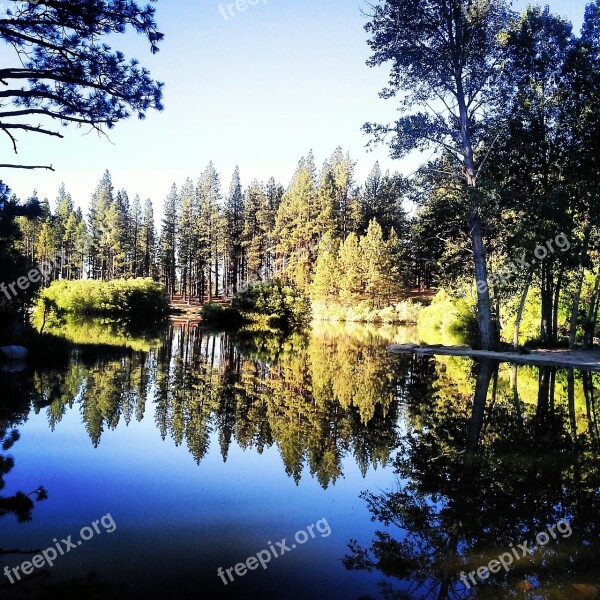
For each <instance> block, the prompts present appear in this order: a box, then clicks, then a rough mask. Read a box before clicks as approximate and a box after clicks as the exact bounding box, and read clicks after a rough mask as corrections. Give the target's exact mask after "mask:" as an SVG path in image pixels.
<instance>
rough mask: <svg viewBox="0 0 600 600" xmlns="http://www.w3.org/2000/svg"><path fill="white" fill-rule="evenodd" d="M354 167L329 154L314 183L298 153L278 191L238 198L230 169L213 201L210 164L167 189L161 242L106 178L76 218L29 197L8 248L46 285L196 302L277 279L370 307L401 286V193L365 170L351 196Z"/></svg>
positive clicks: (150, 217) (395, 182)
mask: <svg viewBox="0 0 600 600" xmlns="http://www.w3.org/2000/svg"><path fill="white" fill-rule="evenodd" d="M355 166H356V163H355V162H354V161H352V159H351V158H350V156H349V155H348V154H345V153H343V152H342V150H341V149H339V148H338V149H337V150H336V151H335V152H334V153H333V154H332V156H331V157H330V158H329V159H328V160H327V161H325V163H324V164H323V166H322V168H321V169H320V171H319V172H318V171H317V169H316V166H315V160H314V157H313V155H312V153H309V154H308V155H307V156H306V157H304V158H302V159H301V160H300V162H299V164H298V167H297V169H296V172H295V174H294V176H293V178H292V181H291V182H290V184H289V186H288V188H287V189H286V188H284V187H283V186H282V185H281V184H279V183H277V182H276V181H275V179H274V178H273V177H271V178H270V179H269V180H268V181H267V183H266V184H264V183H261V182H258V181H256V180H254V181H252V182H251V183H250V184H249V185H247V186H245V187H244V186H243V185H242V181H241V175H240V170H239V168H236V169H235V171H234V173H233V176H232V178H231V182H230V184H229V187H228V190H227V191H226V192H225V193H223V191H222V186H221V177H220V175H219V173H218V172H217V170H216V169H215V167H214V165H213V164H212V163H210V164H209V165H208V166H207V167H206V168H205V170H204V171H203V172H202V174H201V176H200V177H199V179H198V180H197V182H196V183H194V182H193V181H192V180H191V179H189V178H188V179H187V180H186V181H185V182H184V183H183V185H181V186H179V187H178V186H177V185H176V184H173V186H172V188H171V190H170V191H169V193H168V195H167V197H166V199H165V201H164V210H163V217H162V219H161V222H160V224H159V225H160V231H157V227H156V222H155V216H154V208H153V204H152V201H151V200H150V199H147V200H145V201H144V202H142V200H141V199H140V197H139V195H136V196H134V198H133V200H131V199H130V196H129V194H128V193H127V191H125V190H123V189H120V190H116V189H115V186H114V185H113V182H112V178H111V175H110V173H109V172H108V171H107V172H105V173H104V175H103V176H102V179H101V181H100V182H99V184H98V186H97V188H96V190H95V192H94V193H93V195H92V198H91V201H90V203H89V209H88V211H87V214H85V215H84V213H83V211H82V210H81V209H80V208H75V204H74V201H73V198H72V197H71V195H70V194H69V193H68V192H67V190H66V187H65V186H64V185H62V186H61V187H60V189H59V191H58V195H57V198H56V200H55V202H54V205H53V206H50V202H49V201H48V200H43V201H40V200H39V199H38V198H37V196H36V194H35V193H34V194H33V195H32V197H30V198H29V199H28V201H27V205H36V204H38V205H39V207H40V210H39V214H38V216H37V217H36V218H30V217H26V216H22V217H18V218H17V219H16V221H17V224H18V226H19V229H20V236H18V237H19V239H18V241H17V242H16V244H15V245H16V248H17V249H18V250H19V251H20V252H21V253H22V254H23V255H24V256H25V257H26V258H27V261H28V263H29V264H31V265H32V264H34V263H36V262H37V263H41V262H46V263H50V264H51V265H52V269H51V270H47V271H46V276H45V279H46V281H45V283H46V284H48V283H50V282H52V281H54V280H57V279H66V280H77V279H95V280H101V281H112V280H115V279H121V278H135V277H151V278H154V279H156V280H159V281H161V282H163V283H164V284H165V285H166V286H167V289H168V291H169V293H170V294H171V295H172V296H175V295H176V296H181V297H182V298H183V299H184V300H190V301H199V302H205V301H211V300H213V299H215V298H229V297H232V296H233V295H235V294H236V293H237V292H238V291H239V290H240V289H242V288H244V287H246V286H248V285H252V284H255V283H257V282H260V281H268V280H272V279H274V278H282V279H286V280H288V281H290V282H291V283H293V284H294V285H295V286H297V287H298V288H299V289H300V290H301V291H303V292H305V293H306V294H307V295H308V294H312V295H313V296H314V297H317V298H330V299H333V298H338V299H340V300H342V301H344V302H352V301H353V300H357V299H359V298H362V297H368V298H370V299H371V300H372V301H373V302H377V303H380V302H383V299H384V297H385V298H387V299H389V298H390V297H392V296H394V297H396V296H397V295H398V294H400V293H401V291H402V290H401V287H402V285H401V284H404V285H406V284H407V283H408V274H409V272H410V256H409V253H408V236H409V232H410V220H409V217H408V215H407V213H406V211H405V209H404V208H403V199H404V192H405V190H406V181H405V180H404V179H403V178H402V177H401V176H399V175H398V174H395V173H394V174H392V173H389V172H387V173H383V172H382V171H381V168H380V167H379V164H378V163H376V164H375V166H374V167H373V169H372V171H371V173H370V174H369V176H368V178H367V180H366V182H365V183H364V185H358V184H357V183H356V181H355V178H354V172H355ZM10 202H12V204H14V205H19V200H18V199H17V198H16V197H14V196H13V198H12V199H11V201H10Z"/></svg>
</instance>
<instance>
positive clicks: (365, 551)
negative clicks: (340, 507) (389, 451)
mask: <svg viewBox="0 0 600 600" xmlns="http://www.w3.org/2000/svg"><path fill="white" fill-rule="evenodd" d="M465 364H467V363H465ZM447 366H448V365H441V366H440V369H439V371H440V375H439V377H438V379H437V381H436V384H435V388H436V391H435V394H434V395H433V398H430V399H428V400H427V401H425V402H424V401H423V399H422V398H420V397H414V398H412V399H409V402H410V405H409V411H410V421H411V422H412V423H415V424H417V425H416V426H415V427H409V432H408V434H407V435H406V436H404V437H403V439H402V444H401V451H400V452H399V454H398V457H397V459H396V461H395V468H396V472H397V474H398V479H399V483H398V488H397V489H396V490H394V491H392V492H388V493H383V494H375V493H365V494H364V495H363V496H364V498H365V499H366V501H367V503H368V506H369V509H370V511H371V512H372V515H373V519H374V520H375V521H378V522H380V523H381V524H382V525H384V526H385V529H382V530H381V531H379V532H378V533H377V537H376V539H375V541H374V542H373V543H372V544H371V545H370V546H369V547H367V548H365V547H362V546H360V545H359V544H358V543H357V542H354V541H353V542H351V545H350V548H351V554H350V555H349V556H347V557H346V559H345V564H346V566H347V567H348V568H351V569H368V570H372V569H376V570H379V571H380V572H381V573H382V574H384V575H386V576H387V577H388V578H394V579H395V580H396V581H397V583H396V584H392V583H391V580H390V579H387V580H386V581H385V582H384V583H383V586H382V589H383V596H384V597H385V598H396V599H398V598H415V599H419V598H422V599H425V598H427V599H433V598H436V599H440V600H441V599H445V598H463V597H477V598H494V599H497V598H508V597H512V595H514V594H516V593H517V592H518V590H527V589H532V588H534V587H537V589H536V597H537V598H548V599H550V598H566V599H571V598H583V597H590V598H592V597H595V596H596V594H597V593H598V591H599V590H598V588H597V587H594V586H591V585H589V584H590V583H591V582H593V581H594V578H596V581H595V583H596V582H597V578H598V566H597V564H595V562H594V560H595V556H596V555H597V551H598V547H597V540H598V534H599V533H600V531H599V530H600V522H599V520H598V516H597V514H598V508H600V494H599V492H598V490H599V486H600V473H599V469H598V462H597V456H596V455H595V454H594V452H593V451H592V450H593V449H595V448H596V449H597V435H596V429H595V424H592V423H586V424H585V426H581V425H583V424H582V423H581V421H582V420H585V419H586V418H587V414H593V408H592V404H593V403H592V401H591V396H592V395H593V389H594V385H593V383H594V382H593V380H592V376H590V375H587V374H586V375H584V376H583V385H582V386H581V387H582V388H583V389H584V390H587V391H585V394H580V395H579V396H578V397H577V394H576V393H575V390H576V377H575V374H574V373H573V372H572V371H571V372H567V373H566V374H564V373H562V372H560V373H557V371H556V369H548V368H542V369H540V370H539V371H540V372H539V377H538V379H537V393H536V394H535V395H534V396H533V397H532V396H531V395H530V396H528V397H526V398H524V400H525V403H522V402H521V400H522V398H521V397H520V395H519V385H518V382H517V377H516V374H514V373H513V377H512V382H510V381H507V377H505V375H506V373H504V372H503V373H501V374H500V376H498V374H497V373H495V372H494V369H493V368H492V367H491V365H490V364H489V363H487V362H485V361H484V362H482V363H481V364H480V365H479V366H478V368H477V372H476V383H475V389H474V395H473V396H472V397H474V401H473V402H469V401H468V397H467V396H466V395H465V394H461V393H460V392H459V391H458V390H459V389H460V387H461V386H460V385H457V384H456V383H452V382H450V381H447V380H446V379H447V375H448V373H449V372H450V371H451V369H447V368H446V367H447ZM503 371H504V369H503ZM523 375H524V377H525V381H523V382H522V384H523V385H522V386H521V387H522V389H528V390H529V391H531V390H532V385H531V384H532V381H533V378H532V377H531V370H524V372H523ZM492 377H493V379H492ZM565 379H566V381H565ZM456 380H460V377H457V379H456ZM456 380H455V381H456ZM492 382H493V385H490V384H491V383H492ZM511 383H512V385H511ZM596 384H597V382H596ZM596 387H597V385H596ZM490 388H491V389H490ZM447 392H450V393H447ZM488 395H489V401H488V400H487V398H488ZM584 396H585V398H584ZM578 400H579V401H578ZM532 401H535V404H533V403H532ZM469 405H470V407H471V408H470V409H467V407H468V406H469ZM588 407H589V410H588ZM584 408H585V410H584ZM591 432H593V435H592V434H591ZM565 517H566V518H568V520H569V522H570V523H571V526H572V530H573V535H572V536H571V537H569V538H568V539H562V538H559V540H558V541H557V542H554V543H552V544H549V545H548V546H547V547H546V548H544V549H543V550H540V551H538V552H537V553H535V554H533V555H532V556H531V557H528V558H525V559H522V560H521V561H519V562H515V564H514V565H513V567H512V569H511V570H510V571H509V572H508V573H506V572H505V571H504V570H502V572H501V573H498V574H494V575H491V576H490V578H489V579H487V580H485V581H482V580H478V584H477V586H471V589H467V588H466V587H465V585H463V584H462V583H461V582H460V579H459V576H460V573H461V572H462V571H465V572H470V571H473V570H476V569H477V568H478V567H480V566H482V565H486V564H488V563H489V561H490V560H492V559H494V558H496V557H498V556H499V555H500V554H501V553H503V552H506V551H507V550H509V545H510V544H511V543H513V544H515V545H516V544H517V543H520V542H522V541H524V540H533V538H534V537H535V535H536V534H537V533H538V532H540V531H543V530H545V529H546V528H547V527H548V525H552V524H555V523H557V522H558V521H559V520H560V519H562V518H565ZM390 526H394V528H397V529H399V530H400V535H399V536H398V537H396V536H395V534H394V531H393V529H390ZM580 594H584V595H580ZM585 594H588V595H587V596H585ZM590 594H591V595H590Z"/></svg>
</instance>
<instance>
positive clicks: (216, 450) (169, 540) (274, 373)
mask: <svg viewBox="0 0 600 600" xmlns="http://www.w3.org/2000/svg"><path fill="white" fill-rule="evenodd" d="M64 335H66V336H67V337H69V338H70V339H71V340H72V341H75V342H77V343H78V344H79V346H78V350H77V351H76V352H74V353H73V356H72V357H71V359H70V361H69V363H68V364H65V365H63V366H60V367H53V368H49V369H46V370H43V369H42V370H40V369H37V370H32V369H29V370H25V371H22V372H19V373H0V394H1V396H0V398H1V400H0V437H1V439H2V441H3V442H4V446H3V449H1V453H0V457H1V458H0V476H1V478H0V523H1V524H2V530H1V531H2V535H1V537H0V548H1V549H2V550H1V552H2V554H1V555H0V560H1V564H0V568H1V569H2V570H4V568H5V566H8V567H9V568H11V569H12V568H14V567H15V566H18V565H21V563H22V562H23V561H27V560H31V558H32V556H34V554H32V553H31V551H35V550H44V549H46V548H48V547H51V546H53V544H54V542H53V540H54V539H55V538H56V539H57V540H62V539H65V538H67V537H68V536H69V535H71V536H72V540H73V541H77V540H79V539H80V530H81V529H82V527H85V526H91V525H92V523H93V522H94V521H97V520H101V519H102V517H103V516H105V515H108V514H110V519H108V518H105V520H104V521H103V522H102V521H101V523H100V524H97V526H96V527H97V529H98V530H99V531H100V533H97V532H95V533H94V534H93V537H91V539H89V540H87V541H84V542H82V544H81V545H76V547H75V548H72V549H71V550H70V552H68V553H67V554H65V555H64V556H59V557H58V558H57V559H56V561H55V564H54V566H53V567H52V568H48V567H47V566H44V567H42V568H40V569H35V570H34V572H33V574H32V575H29V576H27V579H26V580H25V576H23V577H22V579H21V580H20V581H18V580H16V581H15V584H12V585H11V583H10V581H9V579H8V577H6V576H5V575H2V574H1V573H0V577H1V578H2V579H1V580H0V590H1V592H2V594H3V597H6V598H9V599H12V598H15V599H21V598H55V597H56V598H59V597H60V598H146V599H148V598H150V599H152V598H172V599H173V600H175V599H177V600H179V599H181V600H187V599H192V598H193V599H196V598H217V599H218V598H233V599H238V598H239V599H245V598H261V599H262V598H264V599H273V600H275V599H277V600H286V599H290V600H293V599H305V598H310V599H315V600H316V599H321V598H331V599H338V598H339V599H349V600H350V599H353V600H358V599H359V598H363V599H366V598H381V599H390V600H392V599H410V598H415V599H439V600H443V599H445V598H497V599H504V598H532V599H536V600H537V599H540V600H541V599H566V600H571V599H574V600H575V599H585V598H590V599H592V598H597V597H599V590H600V585H599V582H600V577H599V575H600V573H599V572H600V568H599V566H598V539H599V533H600V511H599V508H600V471H599V466H600V462H599V460H598V459H599V443H598V441H599V431H598V421H597V417H598V414H597V407H598V399H597V396H598V395H599V393H600V375H598V374H593V375H592V374H589V373H582V372H578V371H573V370H566V369H553V368H547V367H544V368H532V367H521V368H519V369H516V368H514V369H513V368H512V367H511V366H510V365H500V366H498V365H496V364H492V363H490V362H485V361H484V362H479V363H476V362H474V361H472V360H467V359H459V358H455V357H440V358H439V359H438V360H435V359H432V358H427V357H411V356H392V355H390V354H389V353H388V351H387V350H386V346H387V344H389V343H390V342H396V341H400V342H404V341H410V340H414V339H416V340H418V339H420V338H421V337H423V335H422V333H421V332H414V331H410V330H403V329H396V328H392V327H387V328H379V329H375V328H367V327H329V326H328V327H325V326H318V327H314V328H313V329H312V330H311V331H310V332H308V333H306V334H294V335H291V336H287V337H285V336H282V335H280V334H275V333H273V334H264V333H262V334H260V335H259V334H255V335H254V334H251V333H245V334H236V335H230V334H213V333H206V332H203V331H202V330H200V329H199V328H197V327H196V326H194V325H193V324H185V323H174V324H171V325H169V326H167V327H165V328H164V329H158V330H155V331H153V332H143V333H140V332H136V333H134V334H131V333H127V332H123V331H119V330H117V329H115V328H114V327H113V328H111V327H109V326H107V325H103V324H98V323H92V324H86V325H85V326H82V325H72V326H69V327H66V328H65V330H64ZM99 344H102V345H99ZM40 486H43V488H44V490H45V491H46V492H47V499H44V495H45V494H42V497H41V498H40V499H39V501H37V500H38V497H37V494H32V495H31V496H28V497H25V496H23V494H25V495H26V494H29V493H30V492H33V491H34V490H37V489H38V488H39V487H40ZM112 524H114V526H113V525H112ZM557 524H558V525H557ZM104 525H106V527H105V526H104ZM310 525H314V527H313V528H312V533H313V536H314V537H311V536H309V535H308V534H306V535H305V536H304V537H308V540H307V541H306V542H305V543H304V544H301V543H297V544H296V547H295V548H292V547H291V546H292V544H294V543H295V540H294V537H295V534H296V532H298V531H300V530H304V531H307V528H308V527H309V526H310ZM552 525H555V528H554V530H553V534H554V535H553V536H552V537H551V538H550V539H549V541H548V542H547V543H546V544H545V545H544V544H539V547H537V549H536V550H535V551H533V550H532V551H531V553H529V552H528V553H527V555H526V556H525V557H522V556H521V551H520V550H519V551H518V553H517V550H515V554H514V560H513V561H512V562H513V564H511V565H508V566H507V569H508V570H505V569H504V568H501V569H500V571H499V572H497V573H491V574H490V573H488V575H487V577H485V579H484V578H477V576H476V575H475V579H474V581H475V582H476V583H473V579H472V580H469V579H468V578H464V577H463V581H462V582H461V572H463V571H464V572H465V573H469V572H476V571H477V569H478V568H479V567H482V566H484V565H489V564H490V561H491V560H494V559H496V558H498V557H499V556H500V555H502V554H503V553H507V552H508V553H510V552H511V551H512V548H513V547H514V548H516V547H517V546H518V544H523V542H525V541H530V543H529V546H528V548H532V546H533V545H535V540H536V536H537V535H538V534H539V533H540V532H548V528H549V527H550V526H552ZM109 529H110V530H112V529H114V531H112V533H109V531H108V530H109ZM569 532H570V533H569ZM300 535H301V537H300V540H303V539H304V537H302V535H303V534H300ZM546 537H550V536H546ZM284 538H285V539H286V542H285V545H286V546H287V547H290V550H289V551H288V552H285V554H283V555H282V556H280V557H278V558H276V559H275V558H273V559H271V560H270V562H269V563H268V564H266V566H267V568H266V569H263V568H262V567H261V566H260V565H259V566H258V568H256V569H255V570H251V571H248V572H246V573H245V574H243V575H238V574H236V573H235V571H230V573H231V575H232V576H233V577H234V581H233V582H232V581H231V580H230V579H227V576H224V578H225V579H226V581H228V583H227V585H224V583H223V581H222V579H221V578H220V577H219V575H218V574H217V570H218V569H219V568H222V569H223V570H226V569H231V568H232V567H235V565H236V564H238V563H242V562H246V561H247V559H248V558H249V557H251V556H256V555H257V553H259V552H261V551H265V552H268V550H267V549H268V548H269V547H270V546H271V545H272V546H273V547H275V548H277V542H282V540H283V539H284ZM541 540H542V541H545V537H544V536H542V538H541ZM17 551H19V552H23V553H24V554H18V553H16V552H17ZM279 551H281V547H279ZM263 556H264V554H263ZM517 556H518V557H519V558H518V559H517V558H516V557H517ZM507 560H508V559H506V557H505V561H507ZM250 564H254V563H250ZM9 572H10V573H13V579H15V576H14V572H12V571H9ZM482 573H483V574H485V571H483V572H482ZM465 581H466V584H465Z"/></svg>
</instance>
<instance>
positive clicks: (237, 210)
mask: <svg viewBox="0 0 600 600" xmlns="http://www.w3.org/2000/svg"><path fill="white" fill-rule="evenodd" d="M244 225H245V219H244V196H243V194H242V184H241V181H240V169H239V167H236V168H235V171H234V173H233V177H232V179H231V184H230V186H229V195H228V197H227V205H226V208H225V243H226V246H227V249H228V252H227V263H228V264H227V269H226V271H227V273H226V276H225V281H226V284H227V290H226V294H227V295H231V294H236V293H237V290H238V286H239V284H240V278H241V276H242V270H243V264H242V263H243V254H242V253H243V245H242V234H243V231H244Z"/></svg>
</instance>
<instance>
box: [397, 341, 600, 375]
mask: <svg viewBox="0 0 600 600" xmlns="http://www.w3.org/2000/svg"><path fill="white" fill-rule="evenodd" d="M388 349H389V350H390V352H393V353H394V354H423V355H426V356H435V355H436V354H437V355H442V356H468V357H470V358H493V359H494V360H498V361H501V362H511V363H516V364H520V365H553V366H562V367H575V368H577V369H580V370H582V371H600V350H567V349H566V348H558V349H553V350H532V351H531V353H530V354H518V353H517V352H491V351H488V350H473V348H469V347H468V346H418V345H416V344H401V345H398V344H394V345H392V346H389V347H388Z"/></svg>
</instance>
